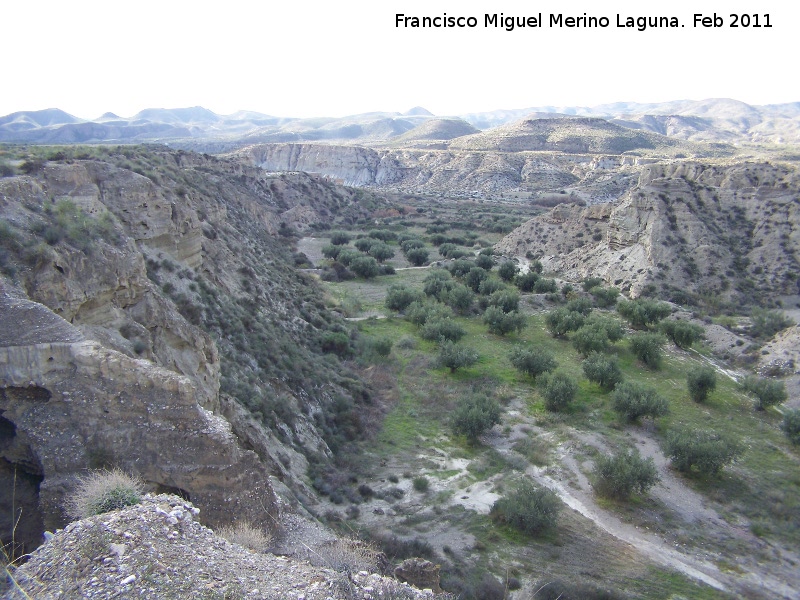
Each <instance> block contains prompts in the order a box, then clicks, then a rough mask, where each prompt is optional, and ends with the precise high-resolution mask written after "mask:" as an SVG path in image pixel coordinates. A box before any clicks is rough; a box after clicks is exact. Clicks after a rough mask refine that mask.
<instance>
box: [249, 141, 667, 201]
mask: <svg viewBox="0 0 800 600" xmlns="http://www.w3.org/2000/svg"><path fill="white" fill-rule="evenodd" d="M437 148H438V147H437ZM236 156H241V157H244V158H245V159H246V160H248V161H250V162H252V164H255V165H258V166H259V167H261V168H263V169H265V170H267V171H274V172H292V171H308V172H312V173H319V174H321V175H325V176H327V177H331V178H334V179H337V180H341V181H342V182H344V183H345V184H346V185H353V186H361V187H375V188H380V189H386V190H399V191H402V192H409V193H422V194H446V195H451V196H456V197H458V196H478V197H494V196H500V195H501V194H506V193H514V194H518V195H519V194H521V195H522V196H521V197H530V198H536V197H538V196H539V195H540V194H542V193H548V192H553V191H563V190H569V191H570V192H572V193H573V194H575V195H576V196H577V197H579V198H581V199H583V200H585V201H587V202H589V203H595V202H606V201H608V199H609V198H612V197H613V198H616V197H618V196H619V195H620V194H622V193H623V192H624V191H625V190H627V189H629V188H630V187H631V186H632V185H633V184H635V183H636V179H635V177H634V174H637V173H638V169H637V167H638V165H640V164H645V163H647V162H648V161H651V160H652V159H649V158H643V157H635V156H619V155H617V156H614V155H596V154H561V153H557V152H503V151H496V150H491V151H485V150H471V149H462V150H452V149H446V150H444V149H434V148H432V147H428V148H427V149H425V150H421V149H408V148H405V149H381V148H366V147H363V146H341V145H329V144H313V143H296V144H260V145H255V146H250V147H248V148H244V149H242V150H241V151H239V152H237V153H236Z"/></svg>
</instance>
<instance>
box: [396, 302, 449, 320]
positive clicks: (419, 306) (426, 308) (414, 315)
mask: <svg viewBox="0 0 800 600" xmlns="http://www.w3.org/2000/svg"><path fill="white" fill-rule="evenodd" d="M452 317H453V311H452V310H451V309H450V308H449V307H447V306H444V305H443V304H440V303H439V302H432V301H427V302H425V301H421V300H416V301H414V302H412V303H411V304H409V305H408V307H407V308H406V319H408V320H409V321H411V322H412V323H414V324H415V325H420V326H421V325H424V324H425V323H427V322H428V321H432V320H436V319H447V318H452Z"/></svg>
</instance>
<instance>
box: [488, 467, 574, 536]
mask: <svg viewBox="0 0 800 600" xmlns="http://www.w3.org/2000/svg"><path fill="white" fill-rule="evenodd" d="M560 510H561V501H560V500H559V499H558V496H556V494H555V492H553V491H552V490H549V489H547V488H545V487H536V486H535V485H534V484H533V482H532V481H530V480H529V479H523V480H521V481H520V482H519V483H518V484H517V486H516V487H515V488H514V490H512V491H511V492H510V493H509V494H507V495H506V496H504V497H502V498H500V499H499V500H498V501H497V502H495V503H494V506H492V511H491V513H490V514H491V516H492V518H493V519H494V520H495V521H499V522H500V523H507V524H508V525H511V526H512V527H515V528H516V529H519V530H520V531H523V532H524V533H528V534H535V533H539V532H541V531H544V530H546V529H548V528H550V527H553V526H554V525H555V523H556V518H557V517H558V513H559V511H560Z"/></svg>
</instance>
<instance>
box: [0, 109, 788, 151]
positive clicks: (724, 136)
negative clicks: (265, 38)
mask: <svg viewBox="0 0 800 600" xmlns="http://www.w3.org/2000/svg"><path fill="white" fill-rule="evenodd" d="M532 115H537V116H539V117H548V116H549V115H563V116H566V117H591V118H602V119H605V120H607V121H609V122H613V123H615V124H617V125H620V126H623V127H626V128H629V129H633V130H643V131H649V132H651V133H660V134H662V135H667V136H669V137H676V138H679V139H684V140H688V141H711V142H723V143H742V142H769V143H777V144H786V143H796V142H798V141H800V102H789V103H782V104H770V105H763V106H752V105H749V104H746V103H744V102H741V101H738V100H734V99H729V98H710V99H704V100H699V101H695V100H677V101H670V102H661V103H636V102H616V103H610V104H602V105H598V106H594V107H585V106H539V107H527V108H521V109H508V110H505V109H498V110H494V111H485V112H473V113H466V114H462V115H438V116H437V115H433V114H432V113H431V112H430V111H428V110H426V109H424V108H422V107H415V108H412V109H410V110H408V111H406V112H405V113H399V112H385V111H376V112H367V113H360V114H355V115H348V116H345V117H315V118H295V117H278V116H271V115H267V114H264V113H260V112H257V111H250V110H240V111H237V112H234V113H232V114H230V115H221V114H217V113H215V112H213V111H211V110H209V109H206V108H204V107H201V106H194V107H179V108H146V109H143V110H141V111H139V112H138V113H136V114H135V115H133V116H131V117H119V116H117V115H115V114H113V113H104V114H103V116H102V117H99V118H97V119H82V118H79V117H75V116H73V115H71V114H69V113H66V112H64V111H62V110H60V109H56V108H52V109H46V110H42V111H18V112H15V113H11V114H9V115H6V116H4V117H0V142H14V143H75V142H87V143H100V142H110V141H117V142H126V143H127V142H130V141H170V142H171V143H176V144H177V143H179V142H183V143H184V144H185V146H186V147H185V149H199V150H202V151H205V148H202V147H197V145H198V141H208V142H209V143H210V142H211V141H212V140H214V141H220V140H227V141H228V143H229V144H233V145H236V140H237V139H239V138H247V139H248V140H249V143H254V142H260V143H269V142H290V141H291V142H300V141H328V142H336V141H342V140H348V141H350V142H356V143H364V144H367V145H374V144H376V143H384V142H388V141H392V140H394V141H399V140H396V138H398V137H400V136H402V135H403V134H404V133H405V132H406V131H408V130H410V129H412V128H414V127H416V126H419V125H421V124H423V123H424V122H426V121H428V120H435V119H446V120H451V119H454V118H456V119H461V120H463V121H465V122H467V123H469V124H470V125H471V126H473V127H475V128H477V129H480V130H488V129H493V128H496V127H500V126H504V125H507V124H509V123H512V122H515V121H520V120H523V119H527V118H530V117H531V116H532ZM669 118H672V119H673V120H680V119H689V120H690V122H691V123H690V126H684V127H680V126H673V127H667V126H665V125H664V121H665V119H669ZM698 119H699V120H698ZM110 123H113V124H114V125H115V127H108V128H103V127H93V126H92V124H93V125H101V124H105V125H108V124H110ZM87 124H90V125H87ZM192 143H193V144H194V146H192ZM228 149H233V148H232V147H229V148H228Z"/></svg>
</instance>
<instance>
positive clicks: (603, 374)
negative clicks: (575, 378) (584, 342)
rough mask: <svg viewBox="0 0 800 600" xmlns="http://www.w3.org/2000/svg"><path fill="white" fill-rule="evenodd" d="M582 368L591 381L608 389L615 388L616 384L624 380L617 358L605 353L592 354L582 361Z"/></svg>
mask: <svg viewBox="0 0 800 600" xmlns="http://www.w3.org/2000/svg"><path fill="white" fill-rule="evenodd" d="M581 368H582V369H583V374H584V375H586V378H587V379H588V380H589V381H591V382H594V383H596V384H598V385H599V386H600V387H601V388H603V389H604V390H606V391H609V390H613V389H614V386H616V385H617V384H618V383H620V382H621V381H622V371H621V370H620V368H619V363H617V360H616V359H615V358H612V357H609V356H605V355H603V354H599V353H592V354H590V355H589V356H588V357H587V358H586V360H584V361H583V362H582V363H581Z"/></svg>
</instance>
